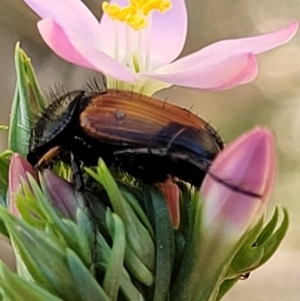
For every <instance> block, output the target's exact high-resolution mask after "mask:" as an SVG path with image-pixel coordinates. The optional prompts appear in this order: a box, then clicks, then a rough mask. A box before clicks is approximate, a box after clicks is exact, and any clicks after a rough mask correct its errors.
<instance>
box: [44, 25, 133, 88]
mask: <svg viewBox="0 0 300 301" xmlns="http://www.w3.org/2000/svg"><path fill="white" fill-rule="evenodd" d="M38 29H39V31H40V34H41V35H42V37H43V39H44V41H45V42H46V43H47V44H48V46H49V47H50V48H51V49H52V50H53V51H54V52H55V53H56V54H58V55H59V56H61V57H62V58H63V59H65V60H67V61H69V62H71V63H73V64H76V65H79V66H82V67H86V68H90V69H95V70H98V71H101V72H103V73H104V74H106V75H109V76H111V77H114V78H116V79H119V80H122V81H126V82H134V81H136V76H135V74H134V73H133V72H132V71H131V70H130V69H129V68H128V67H126V66H124V65H122V64H120V63H119V62H117V61H116V60H114V59H113V58H111V57H110V56H109V55H107V54H105V53H104V52H102V51H101V50H100V49H95V48H93V47H92V46H91V45H89V44H85V43H81V42H80V41H78V39H73V36H71V37H69V36H68V35H67V34H66V32H65V31H64V29H63V28H62V27H61V26H59V25H58V24H57V23H56V22H55V21H53V20H52V19H44V20H42V21H40V22H39V23H38Z"/></svg>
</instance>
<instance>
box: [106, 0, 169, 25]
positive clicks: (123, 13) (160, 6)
mask: <svg viewBox="0 0 300 301" xmlns="http://www.w3.org/2000/svg"><path fill="white" fill-rule="evenodd" d="M128 1H129V3H128V4H129V5H128V6H126V7H120V6H119V5H118V4H116V3H114V4H109V3H108V2H103V4H102V9H103V11H104V13H106V14H107V15H108V16H110V17H111V18H112V20H118V21H120V22H124V23H126V24H127V25H128V26H130V27H131V28H133V29H134V30H140V29H143V28H145V27H146V26H147V18H146V17H147V16H148V15H149V13H150V12H152V11H154V10H157V11H159V12H160V13H164V12H166V11H167V10H169V9H170V8H172V3H171V0H128Z"/></svg>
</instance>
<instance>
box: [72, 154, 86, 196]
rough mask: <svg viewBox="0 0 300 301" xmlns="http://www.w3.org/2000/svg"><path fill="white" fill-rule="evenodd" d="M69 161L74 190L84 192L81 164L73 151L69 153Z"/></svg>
mask: <svg viewBox="0 0 300 301" xmlns="http://www.w3.org/2000/svg"><path fill="white" fill-rule="evenodd" d="M70 159H71V160H70V161H71V167H72V171H73V181H74V183H75V187H76V190H77V191H78V192H81V191H83V190H84V181H83V177H82V171H81V163H80V162H79V160H78V158H77V157H76V156H75V154H74V152H73V151H70Z"/></svg>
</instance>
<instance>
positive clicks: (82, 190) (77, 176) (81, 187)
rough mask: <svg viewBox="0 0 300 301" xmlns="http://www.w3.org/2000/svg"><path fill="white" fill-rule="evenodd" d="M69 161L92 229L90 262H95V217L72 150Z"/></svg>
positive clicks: (79, 167)
mask: <svg viewBox="0 0 300 301" xmlns="http://www.w3.org/2000/svg"><path fill="white" fill-rule="evenodd" d="M70 161H71V167H72V171H73V181H74V184H75V187H76V190H77V192H78V194H79V196H80V197H81V199H82V202H83V205H84V207H85V208H86V211H87V215H88V217H89V218H90V222H91V227H92V231H93V235H92V237H93V238H92V258H91V261H92V264H94V263H96V260H97V224H96V220H95V217H94V216H93V213H92V208H91V205H90V203H89V201H88V200H87V195H86V193H85V184H84V181H83V176H82V171H81V168H82V166H81V165H82V164H81V163H80V161H79V159H78V158H77V157H76V155H75V154H74V152H73V151H70Z"/></svg>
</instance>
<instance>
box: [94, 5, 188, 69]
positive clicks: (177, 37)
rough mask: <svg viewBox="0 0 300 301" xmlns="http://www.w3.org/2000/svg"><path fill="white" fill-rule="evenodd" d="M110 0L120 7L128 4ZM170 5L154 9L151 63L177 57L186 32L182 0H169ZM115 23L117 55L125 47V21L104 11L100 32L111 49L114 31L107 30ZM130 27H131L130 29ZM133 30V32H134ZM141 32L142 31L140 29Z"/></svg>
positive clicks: (164, 62)
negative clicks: (163, 10) (161, 9)
mask: <svg viewBox="0 0 300 301" xmlns="http://www.w3.org/2000/svg"><path fill="white" fill-rule="evenodd" d="M110 3H117V4H119V5H120V6H121V7H125V6H127V5H128V0H112V1H110ZM172 5H173V7H172V8H171V9H170V10H168V11H167V12H165V13H163V14H161V13H159V12H156V11H154V12H153V19H152V27H151V41H150V45H151V49H150V53H151V62H150V64H151V67H152V68H157V67H159V66H162V65H165V64H168V63H170V62H172V61H173V60H174V59H176V58H177V57H178V55H179V54H180V53H181V51H182V49H183V46H184V43H185V39H186V34H187V11H186V6H185V1H184V0H176V1H172ZM116 26H117V30H118V36H119V52H120V57H122V55H123V54H124V51H125V49H126V40H125V36H126V34H125V31H126V27H127V26H126V25H125V24H124V23H121V22H117V25H116V22H114V21H112V20H111V18H110V17H108V16H107V15H106V14H103V16H102V18H101V22H100V28H101V29H100V32H101V36H102V39H103V40H105V43H107V44H108V47H109V48H110V49H114V43H115V35H114V34H111V35H108V34H107V33H108V32H110V31H112V29H115V28H116ZM130 30H131V29H130ZM135 33H136V32H135ZM143 34H144V36H146V35H145V32H143ZM146 47H147V43H146V40H145V39H143V40H142V49H141V50H142V52H143V53H145V52H146Z"/></svg>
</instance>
